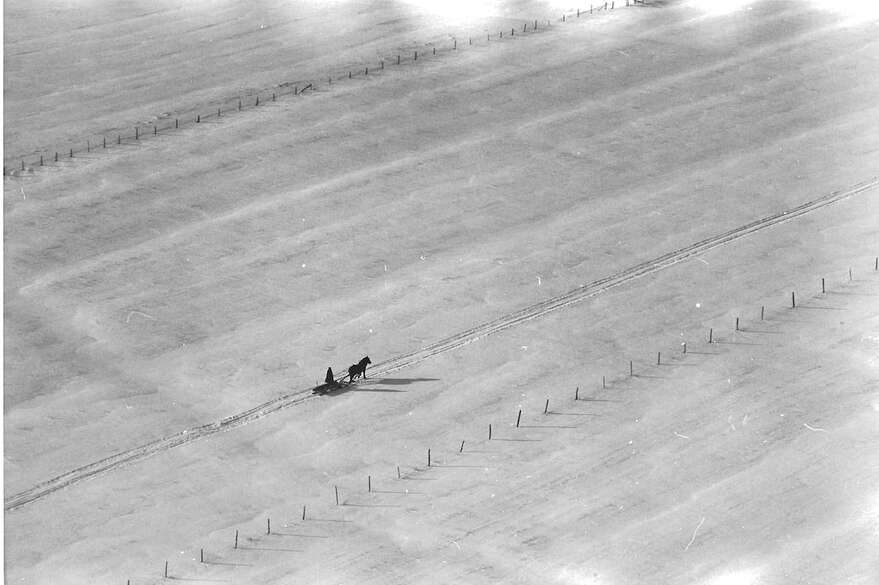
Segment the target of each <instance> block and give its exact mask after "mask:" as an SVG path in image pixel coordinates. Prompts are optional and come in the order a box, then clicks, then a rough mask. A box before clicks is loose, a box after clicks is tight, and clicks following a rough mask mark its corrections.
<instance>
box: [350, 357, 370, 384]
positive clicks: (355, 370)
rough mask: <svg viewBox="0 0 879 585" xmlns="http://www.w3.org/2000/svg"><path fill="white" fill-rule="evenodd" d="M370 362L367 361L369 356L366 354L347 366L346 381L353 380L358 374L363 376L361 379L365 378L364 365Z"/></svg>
mask: <svg viewBox="0 0 879 585" xmlns="http://www.w3.org/2000/svg"><path fill="white" fill-rule="evenodd" d="M371 363H372V362H371V361H369V356H366V357H365V358H363V359H362V360H360V361H359V362H357V363H356V364H354V365H353V366H351V367H350V368H348V382H349V383H350V382H353V381H354V378H359V377H360V376H363V379H364V380H365V379H366V366H367V365H368V364H371Z"/></svg>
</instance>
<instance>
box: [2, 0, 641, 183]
mask: <svg viewBox="0 0 879 585" xmlns="http://www.w3.org/2000/svg"><path fill="white" fill-rule="evenodd" d="M631 1H632V4H633V5H634V4H638V3H641V4H644V3H645V2H644V0H631ZM629 2H630V0H626V6H629ZM613 8H614V2H611V3H610V9H611V10H612V9H613ZM594 9H595V8H594V7H593V5H590V6H589V12H590V14H591V13H592V12H593V10H594ZM598 9H601V6H599V7H598ZM604 9H605V10H607V9H608V3H607V2H605V3H604ZM577 16H578V17H579V16H580V9H577ZM565 20H566V16H565V15H564V14H563V15H562V22H564V21H565ZM529 24H530V23H525V24H524V25H522V32H523V33H524V32H527V31H528V25H529ZM547 25H549V21H547ZM537 30H538V21H537V20H535V21H534V23H533V25H532V32H536V31H537ZM515 33H516V29H515V28H511V29H510V34H509V36H510V37H513V36H515ZM498 38H501V39H502V38H504V33H503V31H500V32H499V33H498ZM487 41H491V34H490V33H489V34H488V35H487ZM468 44H469V45H473V37H472V36H471V37H469V38H468ZM432 49H433V55H436V47H435V46H434V47H432ZM457 49H458V41H457V39H453V44H452V49H451V50H452V51H456V50H457ZM412 60H413V62H414V61H418V51H414V53H413V58H412ZM396 61H397V65H400V64H401V56H400V55H397V59H396ZM384 68H385V62H384V60H381V61H380V63H379V69H380V70H384ZM363 74H364V76H368V75H369V67H365V68H364V69H363ZM352 77H353V71H348V78H349V79H351V78H352ZM332 83H333V77H332V76H330V77H328V78H327V84H328V85H332ZM279 87H283V85H281V86H279ZM309 89H311V90H314V89H316V88H315V87H314V85H313V83H308V84H307V85H305V87H303V88H302V89H301V90H300V89H299V87H298V86H294V88H293V93H292V95H294V96H298V95H301V94H302V93H304V92H305V91H307V90H309ZM271 95H272V101H273V102H274V101H276V100H277V97H278V96H279V95H284V94H283V92H272V94H271ZM259 97H260V96H259V94H257V95H256V98H255V101H254V104H253V105H254V107H257V106H259V105H260V100H259ZM243 107H244V104H243V102H242V99H241V98H239V99H238V111H239V112H240V111H241V110H242V108H243ZM222 115H223V111H222V108H221V107H218V108H217V114H216V116H217V118H220V117H221V116H222ZM201 121H202V116H201V114H196V116H195V123H196V124H200V123H201ZM151 127H152V129H153V132H152V134H153V136H158V134H159V132H160V131H166V130H170V129H171V127H170V126H169V127H167V128H159V127H158V124H152V125H151ZM179 128H180V118H175V119H174V129H175V130H177V129H179ZM140 132H141V127H140V126H135V127H134V140H135V141H139V140H140V138H141V133H140ZM122 140H123V136H122V135H121V134H117V135H116V144H117V145H121V144H122ZM102 148H103V149H106V148H107V138H106V137H102ZM91 151H92V145H91V141H90V140H87V141H86V150H85V152H87V153H90V152H91ZM76 152H77V151H76V150H75V149H74V148H70V149H69V151H68V153H67V154H68V158H71V159H72V158H74V155H75V153H76ZM80 152H81V151H80ZM59 160H60V155H59V152H58V151H56V152H55V156H54V162H56V163H57V162H59ZM45 165H46V160H45V158H44V155H43V154H40V160H39V166H40V167H43V166H45ZM27 168H28V167H27V165H26V163H25V161H24V160H23V159H22V160H21V171H22V172H24V171H25V170H26V169H27ZM8 171H9V169H8V168H7V167H6V166H5V165H4V166H3V175H4V176H5V175H7V174H9V172H8Z"/></svg>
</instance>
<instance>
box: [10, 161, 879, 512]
mask: <svg viewBox="0 0 879 585" xmlns="http://www.w3.org/2000/svg"><path fill="white" fill-rule="evenodd" d="M877 186H879V177H872V178H871V179H869V180H867V181H863V182H861V183H858V184H856V185H853V186H852V187H850V188H848V189H846V190H844V191H834V192H832V193H829V194H827V195H823V196H821V197H818V198H816V199H813V200H811V201H808V202H806V203H803V204H802V205H799V206H797V207H794V208H792V209H788V210H786V211H782V212H780V213H776V214H773V215H769V216H766V217H763V218H761V219H758V220H755V221H752V222H751V223H748V224H745V225H743V226H740V227H737V228H735V229H732V230H729V231H727V232H723V233H720V234H715V235H714V236H711V237H710V238H706V239H704V240H701V241H699V242H696V243H694V244H691V245H689V246H686V247H684V248H680V249H678V250H674V251H672V252H668V253H666V254H663V255H662V256H659V257H657V258H653V259H651V260H647V261H645V262H642V263H640V264H636V265H635V266H631V267H629V268H626V269H625V270H621V271H619V272H617V273H615V274H612V275H610V276H607V277H605V278H602V279H599V280H596V281H593V282H590V283H588V284H583V285H580V287H578V288H576V289H574V290H572V291H569V292H567V293H565V294H562V295H559V296H556V297H553V298H551V299H547V300H545V301H542V302H540V303H536V304H533V305H530V306H528V307H525V308H523V309H520V310H519V311H515V312H513V313H509V314H507V315H504V316H502V317H499V318H497V319H495V320H493V321H489V322H486V323H482V324H480V325H477V326H476V327H472V328H470V329H467V330H465V331H461V332H459V333H457V334H455V335H452V336H450V337H446V338H445V339H442V340H440V341H437V342H436V343H433V344H431V345H428V346H426V347H423V348H421V349H419V350H416V351H413V352H410V353H407V354H403V355H399V356H397V357H394V358H391V359H388V360H385V361H382V362H378V363H376V364H374V365H373V367H372V368H370V372H373V373H374V374H377V375H383V374H387V373H390V372H394V371H397V370H400V369H402V368H406V367H408V366H412V365H414V364H417V363H419V362H422V361H424V360H427V359H429V358H430V357H432V356H435V355H437V354H441V353H445V352H448V351H452V350H454V349H458V348H460V347H463V346H465V345H468V344H470V343H473V342H474V341H477V340H479V339H482V338H483V337H486V336H488V335H491V334H493V333H498V332H500V331H503V330H505V329H509V328H510V327H514V326H516V325H519V324H521V323H524V322H526V321H530V320H532V319H536V318H538V317H541V316H543V315H546V314H547V313H550V312H553V311H557V310H559V309H563V308H565V307H568V306H570V305H573V304H575V303H578V302H580V301H583V300H585V299H587V298H590V297H593V296H595V295H598V294H600V293H602V292H604V291H606V290H608V289H610V288H613V287H616V286H619V285H621V284H625V283H627V282H630V281H633V280H635V279H637V278H641V277H642V276H646V275H649V274H652V273H654V272H658V271H659V270H663V269H665V268H668V267H670V266H674V265H675V264H677V263H679V262H683V261H684V260H687V259H688V258H690V257H692V256H695V255H697V254H701V253H704V252H707V251H709V250H711V249H713V248H717V247H719V246H723V245H724V244H728V243H730V242H732V241H735V240H738V239H740V238H744V237H745V236H748V235H750V234H752V233H754V232H757V231H760V230H762V229H766V228H769V227H772V226H774V225H777V224H780V223H782V222H785V221H790V220H792V219H795V218H797V217H799V216H801V215H805V214H806V213H810V212H812V211H816V210H818V209H821V208H823V207H826V206H828V205H831V204H833V203H836V202H838V201H841V200H843V199H846V198H848V197H851V196H853V195H857V194H859V193H863V192H865V191H869V190H871V189H874V188H876V187H877ZM315 398H319V397H318V396H315V395H313V394H312V393H311V389H310V388H309V389H304V390H300V391H296V392H293V393H290V394H285V395H282V396H279V397H277V398H274V399H272V400H270V401H268V402H264V403H262V404H259V405H257V406H254V407H253V408H251V409H249V410H246V411H244V412H240V413H238V414H234V415H232V416H229V417H226V418H224V419H222V420H219V421H217V422H213V423H209V424H206V425H201V426H198V427H193V428H190V429H186V430H184V431H181V432H179V433H176V434H174V435H170V436H168V437H163V438H161V439H157V440H155V441H152V442H149V443H146V444H144V445H141V446H140V447H135V448H134V449H129V450H128V451H123V452H121V453H117V454H116V455H111V456H110V457H106V458H104V459H101V460H100V461H96V462H94V463H90V464H88V465H84V466H82V467H78V468H76V469H74V470H72V471H68V472H67V473H64V474H61V475H59V476H57V477H54V478H52V479H49V480H47V481H44V482H42V483H39V484H37V485H35V486H33V487H32V488H30V489H27V490H24V491H22V492H19V493H17V494H13V495H11V496H9V497H7V498H6V499H5V501H4V509H5V510H7V511H9V510H14V509H16V508H19V507H21V506H24V505H25V504H28V503H30V502H33V501H35V500H38V499H40V498H42V497H44V496H46V495H48V494H51V493H52V492H55V491H58V490H60V489H63V488H65V487H68V486H70V485H72V484H74V483H77V482H79V481H82V480H84V479H88V478H90V477H94V476H95V475H98V474H100V473H104V472H107V471H111V470H113V469H115V468H117V467H121V466H123V465H125V464H127V463H133V462H135V461H139V460H141V459H145V458H147V457H150V456H151V455H155V454H158V453H162V452H164V451H167V450H168V449H172V448H174V447H178V446H180V445H183V444H186V443H189V442H191V441H195V440H198V439H202V438H205V437H209V436H211V435H213V434H215V433H218V432H221V431H227V430H230V429H233V428H235V427H239V426H242V425H245V424H247V423H250V422H253V421H256V420H259V419H261V418H263V417H265V416H268V415H269V414H272V413H273V412H277V411H279V410H281V409H284V408H288V407H290V406H294V405H296V404H300V403H302V402H305V401H307V400H312V399H315Z"/></svg>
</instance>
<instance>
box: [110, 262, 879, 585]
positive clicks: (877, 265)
mask: <svg viewBox="0 0 879 585" xmlns="http://www.w3.org/2000/svg"><path fill="white" fill-rule="evenodd" d="M873 271H874V272H879V256H877V257H876V258H875V259H874V261H873ZM853 279H854V276H853V271H852V269H851V268H849V269H848V281H849V282H851V281H852V280H853ZM821 294H822V295H825V294H827V288H826V282H825V279H824V278H821ZM790 308H791V309H796V308H797V303H796V292H795V291H792V292H791V305H790ZM765 310H766V306H765V305H761V307H760V320H761V321H763V320H765ZM734 331H736V332H740V331H745V329H744V328H743V327H742V325H741V317H739V316H737V317H736V318H735V326H734ZM707 343H709V344H713V343H718V341H717V340H716V339H715V337H714V329H713V328H710V329H709V330H708V337H707ZM681 353H682V355H686V354H687V344H686V342H684V343H683V344H682V350H681ZM662 364H663V362H662V352H657V353H656V365H657V366H660V365H662ZM628 375H629V377H633V376H636V374H635V370H634V362H633V360H629V374H628ZM601 389H602V390H605V389H607V379H606V376H602V377H601ZM573 399H574V401H580V387H579V386H577V387H576V388H575V390H574V398H573ZM586 400H588V399H586ZM549 405H550V399H549V398H546V401H545V402H544V405H543V415H544V416H548V415H551V414H553V411H551V410H550V409H549ZM523 412H524V410H523V409H522V408H519V409H518V413H517V414H516V423H515V428H517V429H518V428H521V423H522V414H523ZM492 431H493V429H492V424H491V423H489V424H488V440H489V441H491V440H492V438H493V432H492ZM465 443H466V439H465V440H462V441H461V444H460V446H459V447H458V453H459V454H462V453H464V445H465ZM426 463H427V467H428V468H431V467H435V465H434V460H433V458H432V452H431V449H429V448H428V449H427V454H426ZM416 469H417V468H416ZM396 477H397V479H398V480H399V479H403V476H402V473H401V471H400V466H399V465H397V466H396ZM366 491H367V493H373V481H372V475H367V476H366ZM333 494H334V498H335V505H336V506H345V502H344V501H343V500H342V499H341V496H340V491H339V486H338V485H333ZM301 519H302V521H303V522H304V521H305V520H306V506H305V505H303V506H302V514H301ZM265 533H266V535H271V534H272V520H271V518H270V517H268V518H266V532H265ZM238 539H239V531H238V530H237V529H236V530H235V534H234V540H233V544H232V548H233V550H237V549H238V548H239V547H238ZM199 562H200V563H205V551H204V548H200V549H199ZM168 566H169V565H168V561H165V568H164V573H163V576H164V578H165V579H168V578H173V577H169V573H168ZM126 585H131V581H130V580H128V581H127V583H126Z"/></svg>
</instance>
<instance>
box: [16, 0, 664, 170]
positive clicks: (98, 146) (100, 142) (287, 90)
mask: <svg viewBox="0 0 879 585" xmlns="http://www.w3.org/2000/svg"><path fill="white" fill-rule="evenodd" d="M622 1H625V6H627V7H628V6H636V5H638V4H641V5H645V4H647V0H621V6H622ZM615 3H616V0H615V1H614V2H604V3H601V4H594V5H593V4H590V5H589V8H588V11H587V10H586V9H577V10H576V11H572V12H566V13H563V14H562V15H561V17H560V18H559V19H558V20H557V22H567V21H568V20H571V19H572V18H580V17H581V16H586V15H587V14H595V13H596V12H600V11H607V10H614V8H615ZM544 23H545V24H544ZM551 24H552V21H550V20H541V21H538V20H531V21H528V22H525V23H523V24H522V26H521V30H519V28H518V27H511V28H509V29H504V30H499V31H498V32H497V33H494V34H493V33H487V34H486V35H485V37H482V36H478V37H474V36H468V37H467V39H466V46H474V45H479V46H485V45H487V44H489V43H491V42H492V40H493V39H494V40H503V39H509V38H515V37H516V35H517V34H519V35H522V34H528V33H535V32H539V31H540V30H541V29H542V28H543V27H548V26H551ZM507 31H509V32H507ZM459 40H460V41H461V42H460V43H459ZM459 45H460V46H461V47H464V46H465V41H464V39H458V38H453V39H452V41H451V44H447V45H445V46H443V47H438V46H437V44H435V43H427V44H422V45H418V46H416V47H412V48H410V49H408V50H407V51H405V52H404V51H402V50H401V51H399V52H397V53H396V54H395V55H392V56H391V58H389V59H380V60H379V61H378V63H373V64H372V65H359V66H357V67H356V68H349V69H347V70H343V71H342V72H341V73H339V72H337V73H335V74H332V73H331V74H329V75H327V76H326V77H322V78H320V80H319V81H318V80H311V81H308V80H303V81H286V82H283V83H280V84H278V85H275V86H273V87H270V88H268V89H262V90H257V91H256V92H255V93H250V94H248V95H239V96H237V97H234V98H228V99H225V100H223V101H222V102H219V103H218V104H215V105H216V110H214V109H213V106H212V109H211V110H210V111H207V112H204V113H195V114H192V113H190V114H188V115H187V116H186V117H183V114H178V115H177V116H174V117H173V118H172V117H171V116H166V117H163V118H162V119H160V120H157V121H156V122H153V123H148V124H135V125H134V126H133V129H132V130H133V131H129V132H121V131H116V132H107V133H101V134H94V135H92V137H91V138H88V139H86V140H83V141H81V142H79V145H78V146H68V147H66V148H63V149H60V150H47V151H43V152H40V153H39V154H34V155H27V156H25V157H14V158H12V159H7V161H8V162H7V161H4V165H3V175H4V176H8V175H12V176H17V175H21V174H22V173H25V172H35V171H36V170H37V169H38V168H40V167H46V166H49V165H51V164H53V163H58V162H61V161H62V160H70V159H75V158H76V155H82V154H91V153H92V152H100V151H102V150H107V149H110V148H112V147H114V146H122V145H123V144H132V143H134V142H140V141H141V140H146V139H148V138H149V137H156V136H159V135H160V134H162V135H167V133H168V132H170V131H173V130H179V129H182V128H192V127H195V126H196V125H198V124H201V123H202V122H206V121H210V120H217V119H219V118H222V117H223V116H224V115H228V114H230V113H235V112H240V111H243V110H245V109H250V108H256V107H259V106H260V105H265V104H267V103H270V102H275V101H277V100H278V99H279V98H281V97H285V96H287V97H298V96H301V95H303V94H305V93H306V92H309V91H315V90H316V89H317V88H318V85H317V84H318V83H321V84H323V83H326V87H329V86H332V85H333V83H337V82H340V81H343V80H346V79H353V78H355V77H368V76H369V74H370V72H372V74H373V75H375V74H376V73H378V72H381V71H384V69H385V66H386V65H387V66H397V65H403V64H406V63H415V62H417V61H418V59H419V58H421V59H424V58H425V57H427V56H436V55H437V54H443V53H445V54H449V53H453V52H455V51H457V50H458V49H459ZM425 47H427V49H428V50H427V51H425V50H424V48H425Z"/></svg>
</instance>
